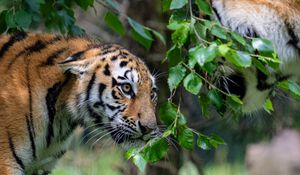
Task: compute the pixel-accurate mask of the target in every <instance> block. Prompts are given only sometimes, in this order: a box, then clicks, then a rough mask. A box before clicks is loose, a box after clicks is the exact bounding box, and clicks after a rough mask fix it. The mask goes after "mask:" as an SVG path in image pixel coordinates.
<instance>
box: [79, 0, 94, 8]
mask: <svg viewBox="0 0 300 175" xmlns="http://www.w3.org/2000/svg"><path fill="white" fill-rule="evenodd" d="M76 3H77V4H78V5H79V6H80V7H81V8H82V9H84V10H87V9H88V7H92V6H93V4H94V0H76Z"/></svg>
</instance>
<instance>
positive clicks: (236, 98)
mask: <svg viewBox="0 0 300 175" xmlns="http://www.w3.org/2000/svg"><path fill="white" fill-rule="evenodd" d="M228 97H229V98H230V99H231V100H232V101H234V102H235V103H237V104H240V105H242V104H243V102H242V100H241V99H240V98H239V97H238V96H236V95H229V96H228Z"/></svg>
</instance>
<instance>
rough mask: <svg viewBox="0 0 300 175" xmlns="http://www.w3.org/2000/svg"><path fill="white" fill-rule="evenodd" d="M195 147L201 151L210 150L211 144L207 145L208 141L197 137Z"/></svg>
mask: <svg viewBox="0 0 300 175" xmlns="http://www.w3.org/2000/svg"><path fill="white" fill-rule="evenodd" d="M197 145H198V147H199V148H201V149H203V150H210V149H211V144H210V143H209V139H208V138H207V137H205V136H202V135H199V137H198V139H197Z"/></svg>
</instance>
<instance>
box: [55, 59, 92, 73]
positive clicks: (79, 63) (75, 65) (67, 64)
mask: <svg viewBox="0 0 300 175" xmlns="http://www.w3.org/2000/svg"><path fill="white" fill-rule="evenodd" d="M58 64H59V66H60V68H61V69H62V70H63V71H64V72H70V73H72V74H74V75H77V76H78V77H81V76H83V75H84V74H85V73H86V72H88V70H89V68H90V65H91V60H74V59H73V58H72V57H69V58H67V59H66V60H65V61H63V62H60V63H58Z"/></svg>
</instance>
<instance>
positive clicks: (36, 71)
mask: <svg viewBox="0 0 300 175" xmlns="http://www.w3.org/2000/svg"><path fill="white" fill-rule="evenodd" d="M0 65H1V67H0V71H1V72H2V74H1V75H2V77H1V79H0V86H1V89H0V109H1V110H0V129H1V130H3V132H0V140H2V141H1V143H0V147H1V148H3V149H1V150H0V154H1V156H2V158H1V159H0V174H3V175H8V174H11V172H16V173H15V174H37V173H40V172H43V173H47V172H50V171H51V169H52V168H53V165H54V164H55V162H56V160H57V159H58V158H59V157H61V156H62V155H63V154H64V152H65V151H66V150H67V148H68V143H69V140H70V139H69V138H70V135H71V133H72V132H73V130H74V129H75V128H76V127H77V126H79V125H80V126H84V127H85V126H86V127H95V129H96V130H97V131H100V129H102V130H105V131H106V132H107V134H106V136H111V138H112V139H113V140H114V141H115V142H116V143H118V144H120V145H122V146H123V147H124V148H129V147H130V146H132V145H143V144H145V143H146V141H148V140H149V139H150V138H151V137H156V136H157V135H158V134H159V132H158V129H157V125H156V118H155V103H156V93H155V90H156V89H157V88H156V86H155V80H154V78H153V77H152V76H151V74H150V72H149V70H148V68H147V66H146V65H145V64H144V62H143V61H142V60H141V59H139V58H138V57H136V56H134V55H133V54H131V53H130V52H129V51H128V50H126V49H124V48H122V47H121V46H118V45H114V44H104V45H99V44H96V43H94V42H93V41H91V40H89V39H86V38H72V37H70V38H65V37H61V36H56V35H52V34H35V33H24V32H21V33H15V34H12V35H2V36H1V37H0ZM101 132H102V131H101ZM95 134H96V136H97V134H99V133H95ZM98 136H99V135H98ZM99 140H101V138H100V137H99V138H98V139H97V141H99ZM49 160H50V162H49ZM40 162H47V163H46V164H40Z"/></svg>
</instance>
